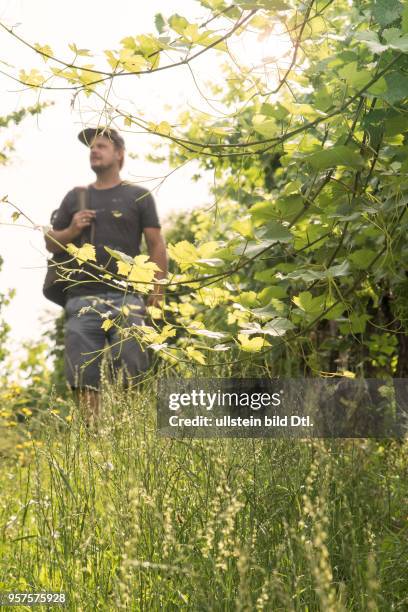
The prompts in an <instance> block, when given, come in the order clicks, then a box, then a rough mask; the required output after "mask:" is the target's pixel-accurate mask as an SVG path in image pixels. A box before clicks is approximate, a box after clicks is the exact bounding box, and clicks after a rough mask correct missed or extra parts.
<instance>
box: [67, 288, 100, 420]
mask: <svg viewBox="0 0 408 612" xmlns="http://www.w3.org/2000/svg"><path fill="white" fill-rule="evenodd" d="M93 303H94V298H89V297H74V298H71V299H69V300H68V302H67V304H66V306H65V314H66V324H65V353H64V365H65V376H66V378H67V380H68V382H69V384H70V385H71V388H73V389H74V390H75V396H76V399H77V401H78V403H79V406H80V408H81V409H82V410H83V412H84V416H85V419H86V422H87V423H88V424H90V423H91V422H92V421H93V422H95V421H96V420H97V418H98V415H99V392H98V389H99V385H100V366H101V361H102V355H101V353H100V351H101V350H102V349H103V348H104V346H105V341H106V336H105V332H104V330H103V329H102V328H101V325H102V319H101V317H100V315H99V314H98V312H94V310H92V309H90V310H88V311H87V312H85V313H83V314H81V315H80V316H78V313H79V311H80V309H81V308H83V307H84V306H90V305H91V306H92V304H93ZM92 308H95V309H96V310H100V306H99V304H98V303H97V302H95V305H94V306H92Z"/></svg>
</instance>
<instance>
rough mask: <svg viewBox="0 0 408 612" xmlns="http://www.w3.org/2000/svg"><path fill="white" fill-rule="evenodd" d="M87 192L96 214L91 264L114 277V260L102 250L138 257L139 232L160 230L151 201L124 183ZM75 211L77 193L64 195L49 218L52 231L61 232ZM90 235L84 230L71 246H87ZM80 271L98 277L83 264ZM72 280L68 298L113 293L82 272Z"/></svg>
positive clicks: (89, 205)
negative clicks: (148, 228)
mask: <svg viewBox="0 0 408 612" xmlns="http://www.w3.org/2000/svg"><path fill="white" fill-rule="evenodd" d="M88 192H89V195H88V202H87V208H90V209H92V210H96V216H95V221H94V225H95V230H94V242H93V244H94V246H95V251H96V262H94V263H97V264H98V265H100V266H103V267H104V268H105V269H106V272H108V273H109V272H114V273H115V274H117V265H116V260H115V259H114V258H112V257H111V256H110V255H109V253H107V251H105V249H104V246H107V247H110V248H112V249H115V250H117V251H121V252H122V253H126V254H127V255H130V256H131V257H134V256H135V255H139V253H140V243H141V239H142V232H143V229H144V228H145V227H158V228H160V227H161V226H160V222H159V218H158V215H157V210H156V204H155V201H154V199H153V196H152V194H151V193H150V191H148V190H147V189H144V188H143V187H139V186H138V185H132V184H130V183H126V182H122V183H121V184H120V185H117V186H116V187H111V188H110V189H95V187H92V186H90V187H89V188H88ZM78 210H79V202H78V198H77V192H76V190H75V189H72V190H71V191H69V192H68V193H67V195H66V196H65V198H64V199H63V201H62V203H61V206H60V207H59V209H58V210H57V211H56V213H55V215H54V217H53V223H52V227H53V229H55V230H62V229H65V228H66V227H68V226H69V225H70V223H71V219H72V217H73V215H74V213H75V212H77V211H78ZM90 235H91V229H90V227H88V228H86V229H85V230H84V231H83V232H82V234H81V235H80V236H78V237H77V238H76V239H75V240H73V243H74V244H75V245H76V246H81V244H83V243H85V242H90ZM75 267H79V266H75ZM81 268H82V269H83V270H89V271H90V272H91V273H92V274H93V275H96V276H98V277H99V276H100V274H98V272H97V271H95V270H93V269H92V267H90V266H87V264H86V263H85V264H82V266H81ZM72 280H73V281H75V282H76V281H81V282H80V284H75V285H72V286H71V287H69V289H68V291H67V294H68V295H67V297H68V298H70V297H74V296H77V295H93V294H101V293H104V292H106V291H112V290H113V289H112V287H108V286H107V285H106V284H104V283H103V282H100V281H95V280H94V279H91V278H90V277H89V276H88V275H87V274H85V273H84V272H79V273H75V276H74V275H73V276H72ZM82 281H87V282H86V283H83V282H82Z"/></svg>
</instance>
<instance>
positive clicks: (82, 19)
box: [0, 0, 287, 346]
mask: <svg viewBox="0 0 408 612" xmlns="http://www.w3.org/2000/svg"><path fill="white" fill-rule="evenodd" d="M169 4H171V7H170V8H169ZM140 6H142V8H140ZM159 12H161V13H163V15H165V16H167V17H169V16H170V15H171V14H173V13H176V12H177V13H179V14H182V15H183V16H185V17H186V18H187V19H189V20H190V21H194V22H201V21H204V20H205V19H206V18H207V17H208V16H209V14H208V11H207V10H206V9H205V8H204V7H202V6H201V5H200V4H199V2H195V1H194V0H173V1H172V2H171V3H169V2H168V0H151V1H150V2H145V3H143V5H140V4H139V3H137V2H135V0H121V2H120V3H116V4H115V3H113V4H112V2H111V1H110V0H91V1H88V2H84V1H83V0H81V1H79V0H71V2H70V3H68V4H67V3H60V2H55V0H36V1H35V2H33V1H32V0H0V21H1V22H2V23H5V24H6V25H8V26H14V27H15V31H16V33H18V34H19V35H20V36H21V37H22V38H24V39H25V40H27V41H29V42H31V43H40V44H41V45H44V44H48V45H50V46H51V48H52V50H53V52H54V54H55V55H56V56H57V57H61V58H64V59H65V60H67V61H70V60H71V59H72V54H71V52H70V51H69V49H68V44H69V43H72V42H75V44H76V45H77V47H79V48H87V49H90V50H91V52H92V54H95V53H96V54H97V56H98V57H99V58H100V60H101V61H102V59H103V57H104V55H103V51H104V50H105V49H115V48H118V47H119V46H120V45H119V41H120V40H121V39H122V38H123V37H125V36H129V35H133V36H134V35H136V34H139V33H148V32H153V33H154V32H155V27H154V16H155V14H156V13H159ZM249 36H250V37H249V38H248V39H247V46H246V48H245V46H244V47H242V50H241V53H242V54H243V56H244V58H246V59H248V57H249V58H250V59H251V60H253V62H255V63H256V62H258V63H259V61H260V59H261V58H262V56H263V55H264V54H265V53H266V54H268V55H272V54H273V53H271V51H272V52H276V46H278V47H279V44H280V43H278V45H277V44H276V40H275V41H274V44H273V45H272V46H273V47H275V48H274V49H266V50H265V49H264V48H263V47H264V46H265V43H264V42H262V43H259V42H257V40H256V39H254V40H252V38H253V35H252V38H251V35H249ZM261 47H262V49H261ZM286 47H287V45H286ZM0 49H1V55H0V60H3V61H6V62H8V63H10V64H13V65H14V66H15V67H16V68H19V69H20V68H24V69H25V70H26V71H27V72H29V71H30V69H31V68H38V69H39V70H41V69H42V67H43V64H42V60H41V58H39V57H38V56H34V54H33V52H32V51H31V50H29V49H27V48H25V47H24V46H22V45H21V43H18V42H16V41H15V40H13V38H12V37H11V36H10V35H9V34H8V33H7V32H4V31H0ZM260 49H261V52H262V54H261V56H259V50H260ZM255 50H256V52H255V53H254V51H255ZM283 50H285V51H286V50H287V48H286V49H285V48H284V47H283ZM82 59H85V58H82ZM90 61H92V62H93V61H94V60H90ZM224 61H225V56H222V55H220V54H215V53H213V52H211V54H203V56H202V57H201V58H200V59H199V60H198V61H197V62H195V63H194V74H195V77H196V79H197V81H198V83H199V85H200V88H202V89H204V90H205V82H206V81H209V80H211V81H213V82H214V81H215V80H218V81H219V83H220V84H222V83H223V77H222V73H221V64H222V63H223V62H224ZM105 66H106V65H104V67H105ZM96 67H97V66H96ZM0 69H4V70H7V67H6V66H4V65H3V64H1V63H0ZM0 91H1V96H0V116H2V115H5V114H7V113H9V112H12V111H15V110H18V109H19V108H21V107H23V106H27V105H32V104H33V103H35V102H36V101H37V93H35V92H33V90H29V91H24V88H23V87H22V86H20V85H19V84H18V83H15V82H13V81H11V80H9V79H7V78H6V77H4V76H2V75H1V74H0ZM114 94H115V99H116V102H117V103H118V104H121V105H122V107H123V105H125V106H126V107H127V108H128V109H129V110H132V109H133V110H137V111H141V112H143V113H144V118H145V119H146V120H152V121H155V122H160V121H162V120H167V121H169V122H171V121H175V119H176V117H177V116H178V115H179V113H180V112H182V111H183V110H185V109H187V108H190V107H194V108H200V109H202V110H205V111H207V112H211V109H210V107H209V106H207V104H206V102H205V100H204V99H203V98H202V97H201V96H200V94H199V92H198V91H197V88H196V86H195V85H194V82H193V79H192V76H191V74H190V72H189V70H188V68H187V67H180V68H175V69H171V70H167V71H163V72H160V73H157V74H154V75H147V76H145V77H142V78H139V77H124V78H122V79H117V82H115V87H114ZM211 97H213V96H211ZM41 100H42V101H46V100H47V101H54V105H53V106H51V107H50V108H48V109H46V110H45V111H44V112H43V113H42V114H41V115H39V116H36V117H33V118H31V117H30V118H29V119H25V120H24V121H23V122H22V123H21V124H20V125H19V126H17V127H16V128H14V129H11V130H6V131H5V130H1V131H0V137H3V134H5V135H6V138H7V139H9V138H10V137H12V138H14V139H15V146H16V151H15V152H14V154H13V162H12V164H11V165H10V166H6V167H5V166H0V198H1V197H3V196H4V195H6V194H8V196H9V199H10V200H11V201H12V202H13V203H15V204H17V205H18V206H19V207H20V208H21V209H22V210H23V211H24V212H25V213H26V214H27V215H28V216H29V217H30V218H31V219H33V221H34V222H35V223H36V224H47V223H48V221H49V217H50V214H51V212H52V211H53V210H54V209H55V208H57V207H58V206H59V204H60V202H61V200H62V198H63V196H64V195H65V193H66V192H67V191H68V190H69V189H71V188H72V187H73V186H75V185H84V184H87V183H90V182H91V181H93V178H94V175H93V173H92V171H91V170H90V168H89V162H88V150H87V149H86V148H85V147H84V146H83V145H81V144H80V142H79V141H78V140H77V133H78V131H79V130H80V129H81V128H82V126H83V125H84V124H91V125H95V124H96V122H97V121H98V118H99V114H98V112H97V110H98V105H97V102H95V101H94V100H93V99H92V98H90V99H88V98H85V97H84V96H82V97H81V98H80V99H79V100H78V99H77V100H76V102H75V104H74V105H73V106H72V102H73V98H72V92H67V91H63V92H51V91H50V92H42V94H41ZM168 105H171V107H172V108H171V109H169V108H168ZM216 106H217V105H216ZM218 107H219V109H220V110H221V109H222V107H221V105H219V106H218ZM99 108H100V106H99ZM122 125H123V124H122V123H121V124H118V127H120V128H121V127H122ZM124 135H125V137H126V143H127V150H128V152H131V153H133V154H136V155H138V157H137V158H136V159H131V158H130V157H128V158H127V162H126V164H125V168H124V171H123V174H122V176H123V178H126V179H130V180H133V181H136V182H142V181H143V184H144V185H145V186H147V187H149V188H150V189H152V191H153V193H154V196H155V199H156V202H157V206H158V210H159V215H160V217H161V219H162V220H164V219H165V218H166V217H169V216H170V217H171V211H182V210H187V209H190V208H192V207H194V206H197V205H201V204H206V205H208V204H209V203H211V196H210V195H209V185H210V181H211V176H205V177H203V179H202V180H200V181H199V182H197V183H196V182H194V181H192V180H191V177H192V175H194V174H195V173H196V172H197V166H195V165H192V164H188V165H186V166H184V167H183V168H180V169H178V170H177V171H176V172H175V173H173V174H172V175H171V176H170V177H169V178H168V179H166V181H165V182H164V183H163V184H161V186H160V187H159V184H160V181H159V180H157V177H161V176H164V175H166V174H167V173H168V172H169V167H168V165H167V163H163V164H160V165H156V164H151V163H148V162H147V161H146V160H145V159H144V156H145V155H146V153H148V152H154V151H153V150H152V148H151V144H152V143H153V142H156V141H157V139H156V140H153V139H152V137H150V138H149V137H146V136H145V135H142V134H126V133H124ZM3 140H4V137H3V139H2V141H3ZM146 177H156V180H153V181H147V182H145V181H146ZM158 187H159V188H158ZM0 212H1V214H0V220H1V222H2V223H3V224H4V223H7V222H10V217H11V212H12V211H11V210H9V209H6V208H4V209H3V210H2V211H0ZM18 223H20V220H19V222H18ZM21 223H22V224H25V223H26V222H25V221H21ZM0 236H1V247H0V255H1V256H2V257H3V259H4V264H3V268H2V271H1V272H0V281H1V291H2V292H3V291H5V290H6V289H7V288H15V289H16V292H17V293H16V297H15V298H14V299H13V301H12V304H11V306H10V307H9V308H8V310H7V311H6V319H7V321H8V322H9V323H10V325H11V328H12V329H11V334H10V335H11V339H12V342H13V344H15V346H18V344H19V343H21V340H24V339H35V338H38V337H39V335H40V333H41V330H42V329H43V328H44V324H47V322H50V321H52V319H53V318H54V316H55V314H57V313H58V312H59V308H58V307H57V306H54V305H53V304H52V303H51V302H48V301H47V300H45V298H43V296H42V283H43V279H44V274H45V269H46V256H47V253H46V250H45V248H44V244H43V237H42V234H41V233H40V232H39V231H33V230H32V229H27V228H24V227H13V226H8V225H0Z"/></svg>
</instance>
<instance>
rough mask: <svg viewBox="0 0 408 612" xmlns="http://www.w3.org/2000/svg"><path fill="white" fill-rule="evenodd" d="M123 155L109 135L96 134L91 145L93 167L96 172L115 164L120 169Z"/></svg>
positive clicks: (112, 166)
mask: <svg viewBox="0 0 408 612" xmlns="http://www.w3.org/2000/svg"><path fill="white" fill-rule="evenodd" d="M122 155H123V152H122V151H120V150H119V149H117V148H116V147H115V145H114V144H113V142H112V141H111V140H109V138H108V137H106V136H96V138H95V139H94V141H93V142H92V144H91V146H90V161H91V168H92V170H93V171H94V172H95V173H96V174H98V173H99V172H102V171H104V170H108V169H110V168H114V167H115V166H117V167H118V169H120V161H121V159H122Z"/></svg>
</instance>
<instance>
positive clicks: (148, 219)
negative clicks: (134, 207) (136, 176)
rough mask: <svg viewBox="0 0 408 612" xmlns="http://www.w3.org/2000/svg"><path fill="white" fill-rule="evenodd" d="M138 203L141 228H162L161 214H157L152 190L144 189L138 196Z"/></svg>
mask: <svg viewBox="0 0 408 612" xmlns="http://www.w3.org/2000/svg"><path fill="white" fill-rule="evenodd" d="M138 205H139V210H140V220H141V229H144V228H145V227H158V228H159V229H160V228H161V225H160V221H159V215H158V214H157V208H156V202H155V201H154V198H153V196H152V194H151V193H150V191H148V190H147V189H146V190H143V193H142V194H141V195H140V196H139V197H138Z"/></svg>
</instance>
